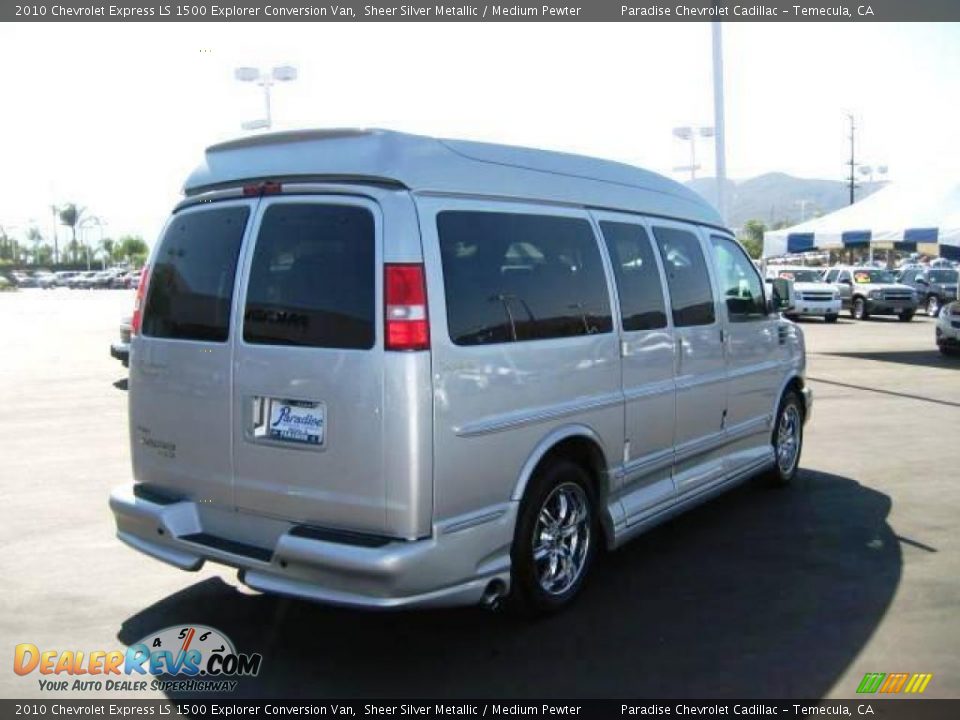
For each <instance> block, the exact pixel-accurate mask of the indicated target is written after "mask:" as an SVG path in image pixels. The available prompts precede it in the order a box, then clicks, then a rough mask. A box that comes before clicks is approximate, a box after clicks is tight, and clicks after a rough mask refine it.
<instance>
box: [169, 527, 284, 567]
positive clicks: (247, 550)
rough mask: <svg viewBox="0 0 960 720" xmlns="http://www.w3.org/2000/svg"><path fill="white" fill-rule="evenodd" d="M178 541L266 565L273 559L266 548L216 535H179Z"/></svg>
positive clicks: (270, 552)
mask: <svg viewBox="0 0 960 720" xmlns="http://www.w3.org/2000/svg"><path fill="white" fill-rule="evenodd" d="M179 539H180V540H183V541H185V542H189V543H194V544H195V545H203V546H204V547H208V548H212V549H213V550H220V551H221V552H228V553H230V554H231V555H242V556H244V557H248V558H251V559H253V560H259V561H260V562H265V563H268V562H270V558H272V557H273V551H272V550H268V549H267V548H262V547H257V546H256V545H247V544H246V543H242V542H237V541H236V540H228V539H227V538H222V537H217V536H216V535H211V534H210V533H203V532H201V533H193V534H191V535H181V536H180V538H179Z"/></svg>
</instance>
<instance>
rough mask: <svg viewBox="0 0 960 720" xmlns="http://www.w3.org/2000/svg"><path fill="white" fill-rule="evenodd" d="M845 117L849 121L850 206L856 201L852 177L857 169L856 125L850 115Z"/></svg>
mask: <svg viewBox="0 0 960 720" xmlns="http://www.w3.org/2000/svg"><path fill="white" fill-rule="evenodd" d="M847 117H848V118H849V119H850V162H849V163H848V164H849V165H850V204H851V205H853V203H854V202H855V201H856V197H855V191H856V189H857V184H856V177H855V175H854V172H855V171H856V169H857V162H856V159H855V157H854V135H855V134H856V130H857V124H856V122H855V121H854V119H853V115H852V114H851V113H848V114H847Z"/></svg>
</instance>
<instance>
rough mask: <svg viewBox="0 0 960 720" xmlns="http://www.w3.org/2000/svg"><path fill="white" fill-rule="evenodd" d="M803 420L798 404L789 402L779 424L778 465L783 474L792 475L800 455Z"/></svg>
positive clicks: (781, 414)
mask: <svg viewBox="0 0 960 720" xmlns="http://www.w3.org/2000/svg"><path fill="white" fill-rule="evenodd" d="M801 427H802V421H801V419H800V411H799V410H798V409H797V406H796V405H794V404H792V403H787V405H786V407H784V408H783V412H781V413H780V423H779V425H778V426H777V465H778V466H779V468H780V472H781V473H782V474H783V475H790V473H792V472H793V468H794V466H795V465H796V464H797V458H798V457H799V456H800V432H801Z"/></svg>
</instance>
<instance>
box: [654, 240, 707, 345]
mask: <svg viewBox="0 0 960 720" xmlns="http://www.w3.org/2000/svg"><path fill="white" fill-rule="evenodd" d="M653 236H654V237H655V238H656V240H657V247H658V249H659V250H660V257H661V259H662V260H663V269H664V270H665V271H666V273H667V287H668V288H669V289H670V303H671V305H672V308H673V324H674V326H676V327H689V326H691V325H711V324H713V322H714V321H715V320H716V310H715V308H714V304H713V290H712V289H711V287H710V275H709V274H708V272H707V263H706V260H705V259H704V257H703V251H702V250H701V249H700V242H699V240H697V236H696V235H694V234H693V233H691V232H689V231H687V230H678V229H677V228H667V227H655V228H654V229H653Z"/></svg>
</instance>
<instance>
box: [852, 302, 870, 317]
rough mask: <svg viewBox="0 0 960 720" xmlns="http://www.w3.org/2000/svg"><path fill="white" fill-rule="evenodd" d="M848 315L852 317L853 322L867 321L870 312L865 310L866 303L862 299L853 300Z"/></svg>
mask: <svg viewBox="0 0 960 720" xmlns="http://www.w3.org/2000/svg"><path fill="white" fill-rule="evenodd" d="M850 314H851V315H853V319H854V320H869V319H870V311H869V310H867V301H866V300H864V299H863V298H862V297H858V298H854V299H853V306H852V307H851V308H850Z"/></svg>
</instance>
